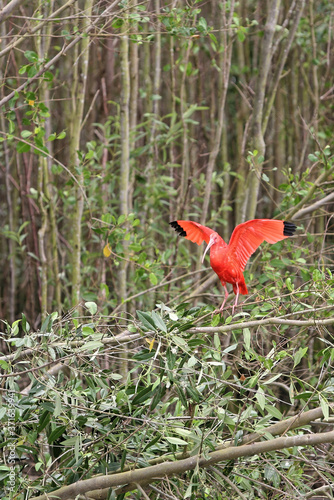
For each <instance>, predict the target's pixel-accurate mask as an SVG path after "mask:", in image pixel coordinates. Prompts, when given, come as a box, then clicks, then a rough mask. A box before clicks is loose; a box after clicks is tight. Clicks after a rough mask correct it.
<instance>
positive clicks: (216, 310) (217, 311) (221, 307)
mask: <svg viewBox="0 0 334 500" xmlns="http://www.w3.org/2000/svg"><path fill="white" fill-rule="evenodd" d="M223 287H224V289H225V298H224V301H223V303H222V305H221V306H220V308H219V309H215V310H214V311H213V313H212V316H213V315H214V314H223V309H224V305H225V303H226V301H227V297H228V291H227V288H226V285H223Z"/></svg>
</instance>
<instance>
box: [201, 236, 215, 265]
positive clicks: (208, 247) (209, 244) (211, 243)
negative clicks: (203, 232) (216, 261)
mask: <svg viewBox="0 0 334 500" xmlns="http://www.w3.org/2000/svg"><path fill="white" fill-rule="evenodd" d="M215 243H216V240H215V238H214V235H211V236H210V241H209V243H208V246H207V247H206V249H205V251H204V253H203V257H202V264H203V262H204V259H205V256H206V252H207V251H208V250H209V249H210V248H211V247H212V245H214V244H215Z"/></svg>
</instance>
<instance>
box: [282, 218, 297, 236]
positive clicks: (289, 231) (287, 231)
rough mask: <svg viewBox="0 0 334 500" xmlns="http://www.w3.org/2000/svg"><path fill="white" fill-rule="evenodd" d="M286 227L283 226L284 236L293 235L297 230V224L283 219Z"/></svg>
mask: <svg viewBox="0 0 334 500" xmlns="http://www.w3.org/2000/svg"><path fill="white" fill-rule="evenodd" d="M283 224H284V228H283V234H284V236H293V233H294V232H295V231H296V229H297V226H296V224H294V223H293V222H289V221H287V220H284V221H283Z"/></svg>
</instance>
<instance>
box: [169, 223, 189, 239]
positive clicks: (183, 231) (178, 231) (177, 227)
mask: <svg viewBox="0 0 334 500" xmlns="http://www.w3.org/2000/svg"><path fill="white" fill-rule="evenodd" d="M169 224H170V225H171V226H172V227H173V228H174V229H175V231H176V232H177V233H179V235H180V236H187V233H186V232H185V230H184V229H183V228H182V227H181V226H180V224H178V222H177V220H173V221H172V222H170V223H169Z"/></svg>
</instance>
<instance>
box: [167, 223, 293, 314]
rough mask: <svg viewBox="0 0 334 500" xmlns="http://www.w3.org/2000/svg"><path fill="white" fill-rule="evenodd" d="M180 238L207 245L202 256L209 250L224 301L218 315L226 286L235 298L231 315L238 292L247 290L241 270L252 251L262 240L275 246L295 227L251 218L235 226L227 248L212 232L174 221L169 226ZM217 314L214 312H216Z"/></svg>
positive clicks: (236, 301)
mask: <svg viewBox="0 0 334 500" xmlns="http://www.w3.org/2000/svg"><path fill="white" fill-rule="evenodd" d="M169 224H170V225H171V226H172V227H173V228H174V229H175V231H177V232H178V233H179V234H180V236H184V237H185V238H186V239H187V240H190V241H192V242H193V243H197V245H200V244H201V243H202V242H203V241H205V242H206V243H207V244H208V246H207V247H206V249H205V252H204V254H203V257H202V263H203V262H204V257H205V255H206V252H207V251H208V250H209V248H210V249H211V250H210V264H211V267H212V269H213V270H214V272H215V273H216V274H218V277H219V279H220V281H221V284H222V285H223V287H224V289H225V299H224V302H223V303H222V306H221V308H220V310H219V312H222V310H223V308H224V305H225V303H226V300H227V297H228V291H227V288H226V283H231V285H232V286H233V291H234V293H235V295H236V298H235V302H234V304H233V308H232V314H234V309H235V308H236V306H237V304H238V298H239V293H241V294H242V295H247V294H248V291H247V287H246V283H245V278H244V275H243V271H244V269H245V267H246V263H247V261H248V259H249V257H250V256H251V255H252V254H253V253H254V252H255V250H256V249H257V248H258V246H260V245H261V243H262V242H263V241H267V242H268V243H276V242H277V241H280V240H284V239H285V238H288V237H289V236H293V233H294V232H295V230H296V226H295V224H293V223H292V222H287V221H283V220H271V219H254V220H249V221H247V222H244V223H243V224H239V226H237V227H236V228H235V229H234V231H233V233H232V236H231V239H230V242H229V244H228V245H227V244H226V243H225V241H224V240H223V238H222V237H221V236H219V234H218V233H216V231H213V229H210V228H209V227H206V226H202V225H201V224H198V223H197V222H193V221H190V220H188V221H187V220H176V221H173V222H170V223H169ZM217 312H218V311H217Z"/></svg>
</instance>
